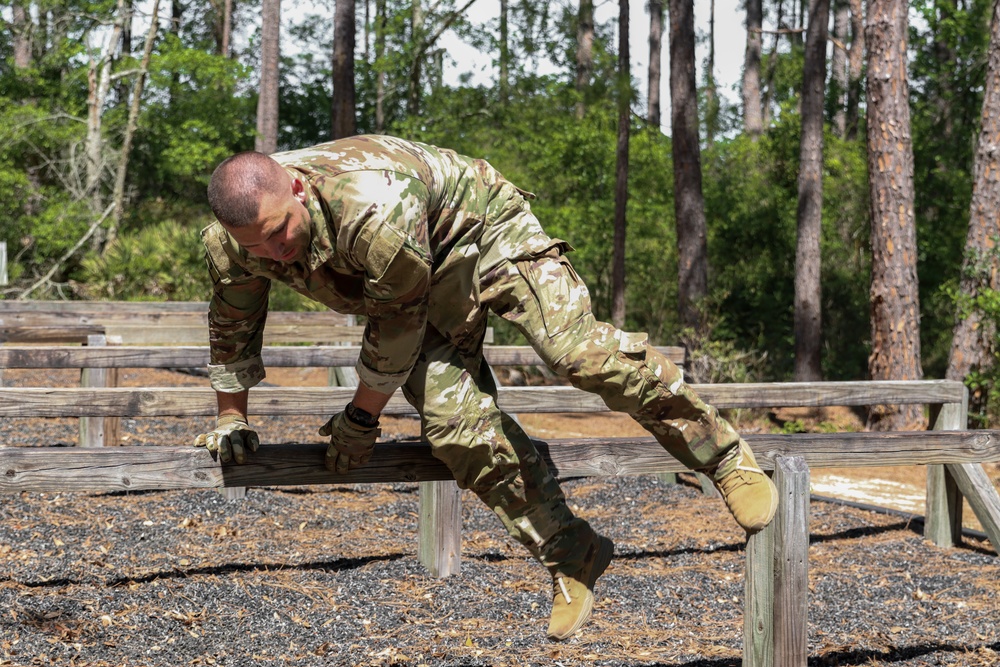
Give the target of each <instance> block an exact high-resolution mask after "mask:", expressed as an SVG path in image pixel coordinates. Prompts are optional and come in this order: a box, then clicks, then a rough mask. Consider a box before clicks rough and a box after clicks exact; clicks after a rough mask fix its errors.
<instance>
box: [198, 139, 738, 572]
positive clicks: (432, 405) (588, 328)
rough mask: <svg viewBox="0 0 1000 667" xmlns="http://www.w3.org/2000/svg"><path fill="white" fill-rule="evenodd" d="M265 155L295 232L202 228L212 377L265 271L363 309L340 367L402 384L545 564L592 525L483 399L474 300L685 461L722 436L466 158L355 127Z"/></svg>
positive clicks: (245, 384)
mask: <svg viewBox="0 0 1000 667" xmlns="http://www.w3.org/2000/svg"><path fill="white" fill-rule="evenodd" d="M272 157H274V158H275V159H276V160H277V161H278V162H279V163H281V164H282V165H283V166H284V167H285V168H286V169H287V170H288V171H289V173H290V174H291V175H292V176H293V177H295V178H299V179H300V180H302V181H303V183H304V184H306V185H307V192H308V198H307V200H306V202H305V206H306V208H307V210H308V211H309V213H310V214H311V218H312V220H311V226H312V239H311V242H310V248H309V252H308V254H307V256H306V257H305V258H303V259H301V260H299V261H296V262H294V263H279V262H276V261H273V260H270V259H267V258H260V257H254V256H252V255H249V254H248V253H247V252H246V250H244V249H242V248H240V247H239V246H238V245H237V244H236V242H235V241H234V240H233V239H232V238H231V237H230V236H229V234H228V233H227V232H226V231H225V229H224V228H223V227H222V226H221V225H220V224H219V223H218V222H216V223H214V224H212V225H210V226H209V227H207V228H206V229H205V230H204V232H203V239H204V242H205V245H206V248H207V251H208V264H209V272H210V274H211V277H212V280H213V283H214V291H213V296H212V300H211V306H210V313H209V327H210V340H211V348H212V363H211V365H210V367H209V369H210V373H211V377H212V385H213V387H215V388H216V389H217V390H219V391H223V392H238V391H242V390H244V389H249V388H250V387H252V386H254V385H255V384H257V383H258V382H260V381H261V380H262V379H263V377H264V368H263V365H262V364H261V361H260V348H261V342H262V334H263V328H264V321H265V318H266V315H267V295H268V289H269V286H270V281H271V280H280V281H282V282H284V283H287V284H288V285H290V286H291V287H292V288H293V289H295V290H296V291H298V292H300V293H302V294H304V295H306V296H308V297H311V298H313V299H315V300H316V301H319V302H321V303H323V304H325V305H327V306H329V307H330V308H332V309H334V310H337V311H340V312H344V313H355V314H363V315H366V316H367V324H366V328H365V333H364V338H363V342H362V349H361V354H360V358H359V360H358V365H357V370H358V375H359V378H360V381H361V382H362V383H364V384H365V385H366V386H368V387H370V388H372V389H375V390H377V391H380V392H382V393H391V392H392V391H394V390H395V389H397V388H400V387H401V388H402V390H403V392H404V395H405V396H406V398H407V400H409V401H410V403H411V404H413V405H414V406H415V407H416V408H417V410H418V411H419V413H420V415H421V420H422V421H421V429H422V433H423V436H424V438H425V439H426V440H427V441H428V442H429V443H430V444H431V447H432V448H433V452H434V455H435V456H436V457H437V458H439V459H441V460H442V461H443V462H445V463H446V464H447V465H448V466H449V468H450V469H451V470H452V472H453V473H454V475H455V479H456V480H457V481H458V483H459V485H460V486H462V487H463V488H469V489H472V490H473V491H474V492H475V493H476V494H477V495H478V496H479V497H480V498H481V499H482V500H483V501H484V502H485V503H486V504H487V505H489V506H490V507H491V508H492V509H493V510H494V511H495V512H496V513H497V515H498V516H499V517H500V519H501V520H502V522H503V523H504V526H505V527H506V528H507V530H508V532H509V533H510V534H511V535H512V536H513V537H515V538H516V539H517V540H518V541H520V542H521V543H522V544H524V545H525V546H527V547H528V548H529V550H530V551H531V552H532V553H533V554H534V555H535V556H536V558H538V559H539V560H540V561H541V562H542V563H543V564H544V565H546V566H547V567H548V568H549V569H550V570H551V571H552V572H554V573H555V572H557V571H561V572H566V573H572V572H573V571H575V570H576V569H578V568H579V567H580V563H581V560H582V559H583V556H584V554H583V553H582V552H583V550H584V549H586V547H587V545H588V544H589V541H590V540H589V539H584V538H585V537H589V536H590V535H591V529H590V527H589V526H588V525H587V523H586V522H585V521H583V520H582V519H579V518H576V517H574V516H573V514H572V513H571V512H570V510H569V508H568V507H567V506H566V502H565V498H564V496H563V494H562V491H561V490H560V488H559V485H558V483H557V482H556V480H555V479H554V478H553V476H552V475H551V473H550V471H549V470H548V467H547V466H546V464H545V462H544V461H543V460H542V459H541V458H540V457H539V455H538V453H537V451H536V450H535V447H534V446H533V445H532V443H531V441H530V439H529V438H528V436H527V435H526V434H525V433H524V432H523V431H522V430H521V428H520V427H519V426H518V425H517V424H516V423H515V421H514V420H513V419H511V418H510V417H509V416H508V415H506V414H504V413H503V412H502V411H500V410H499V409H498V408H497V405H496V398H497V389H496V385H495V383H494V380H493V377H492V373H491V371H490V369H489V367H488V366H487V364H486V362H485V360H484V359H483V354H482V346H483V338H484V335H485V331H486V321H487V318H486V315H487V310H492V311H494V312H496V313H497V314H499V315H500V316H502V317H504V318H505V319H507V320H509V321H510V322H512V323H513V324H514V325H516V326H517V327H518V328H519V329H520V330H521V331H522V332H524V334H525V335H526V337H527V339H528V341H529V342H530V343H531V344H532V345H533V346H534V348H535V349H536V350H537V352H538V353H539V354H540V355H541V357H542V359H543V360H544V361H545V363H546V364H547V365H548V366H549V367H550V368H552V369H553V370H554V371H555V372H557V373H558V374H560V375H562V376H564V377H566V378H568V379H569V380H570V381H571V382H572V384H574V385H575V386H577V387H580V388H582V389H585V390H587V391H592V392H596V393H598V394H599V395H600V396H601V397H602V398H603V399H604V401H605V402H606V403H607V404H608V406H609V407H610V408H611V409H613V410H619V411H623V412H626V413H628V414H630V415H632V416H633V417H634V418H635V419H637V420H638V421H639V422H640V423H641V424H642V425H643V426H644V427H646V428H647V429H648V430H649V431H650V432H652V433H653V435H654V436H655V437H656V438H657V440H658V441H659V442H660V443H661V444H662V445H663V446H664V447H665V448H666V449H667V450H668V451H669V452H670V453H671V454H673V455H674V456H675V457H677V458H678V459H679V460H680V461H681V462H683V463H684V464H686V465H687V466H689V467H691V468H693V469H706V468H709V467H711V466H713V465H715V464H717V463H718V462H719V461H720V460H721V459H722V458H723V456H724V455H725V454H726V453H728V452H729V451H730V450H731V449H732V447H733V446H734V445H735V444H736V443H737V442H738V440H739V437H738V436H737V434H736V433H735V432H734V431H733V429H732V428H731V427H730V426H729V424H728V423H727V422H725V421H724V420H722V419H721V418H719V416H718V414H717V412H716V411H715V409H714V408H712V407H710V406H708V405H706V404H705V403H703V402H702V401H701V400H700V399H699V398H698V397H697V396H696V395H695V394H694V393H693V392H691V390H690V389H689V388H688V387H687V385H685V384H684V383H683V381H682V377H681V373H680V371H679V370H678V368H677V367H676V366H675V365H674V364H672V363H671V362H670V361H669V360H667V359H666V358H665V357H663V356H662V355H660V354H659V353H657V352H656V351H655V350H654V349H652V348H650V347H649V346H648V345H647V342H646V336H645V334H630V333H625V332H622V331H619V330H617V329H615V328H614V327H612V326H610V325H608V324H605V323H602V322H598V321H597V320H596V319H595V318H594V316H593V314H592V313H591V308H590V297H589V294H588V292H587V289H586V287H585V286H584V284H583V283H582V282H581V281H580V279H579V277H578V276H577V274H576V272H575V271H574V270H573V268H572V266H571V265H570V263H569V261H568V260H567V259H566V258H565V256H564V255H563V253H564V252H565V251H566V250H568V249H569V246H568V244H567V243H566V242H564V241H561V240H559V239H554V238H550V237H549V236H548V235H546V234H545V232H544V231H542V228H541V226H540V225H539V224H538V221H537V219H536V218H535V217H534V215H532V213H531V209H530V206H529V204H528V202H527V198H528V197H530V195H529V194H528V193H525V192H523V191H521V190H518V189H517V188H515V187H514V186H513V185H511V184H510V183H509V182H507V181H506V180H504V179H503V177H502V176H501V175H500V174H499V173H498V172H497V171H496V170H495V169H493V167H491V166H490V165H489V164H488V163H486V162H485V161H483V160H474V159H470V158H466V157H463V156H460V155H458V154H456V153H454V152H453V151H449V150H444V149H439V148H436V147H433V146H429V145H425V144H419V143H413V142H407V141H403V140H400V139H394V138H390V137H376V136H362V137H353V138H350V139H344V140H340V141H336V142H332V143H329V144H324V145H320V146H315V147H313V148H309V149H304V150H300V151H293V152H288V153H281V154H276V155H274V156H272Z"/></svg>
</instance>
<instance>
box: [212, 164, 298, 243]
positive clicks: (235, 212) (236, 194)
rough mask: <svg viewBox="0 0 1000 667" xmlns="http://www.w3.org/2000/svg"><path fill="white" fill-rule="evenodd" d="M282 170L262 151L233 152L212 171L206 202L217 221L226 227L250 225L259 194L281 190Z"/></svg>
mask: <svg viewBox="0 0 1000 667" xmlns="http://www.w3.org/2000/svg"><path fill="white" fill-rule="evenodd" d="M283 173H284V172H283V170H282V168H281V165H279V164H278V163H277V162H275V161H274V160H272V159H271V158H270V157H268V156H267V155H264V154H263V153H258V152H257V151H247V152H245V153H237V154H236V155H233V156H231V157H228V158H226V159H225V160H223V161H222V162H221V163H219V166H218V167H216V168H215V171H214V172H212V178H211V180H210V181H209V182H208V204H209V206H211V207H212V212H213V213H215V217H216V218H218V220H219V222H221V223H222V224H224V225H226V226H228V227H243V226H246V225H252V224H254V223H255V222H257V217H258V216H259V214H260V200H261V198H262V197H263V196H264V195H265V194H267V193H272V194H280V193H281V190H282V188H283V186H284V182H283V180H282V178H281V177H282V174H283Z"/></svg>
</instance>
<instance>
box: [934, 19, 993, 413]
mask: <svg viewBox="0 0 1000 667" xmlns="http://www.w3.org/2000/svg"><path fill="white" fill-rule="evenodd" d="M980 118H981V123H980V127H981V129H980V133H979V141H978V143H977V144H976V154H975V158H974V163H973V177H974V180H973V184H972V203H971V205H970V207H969V232H968V235H967V237H966V240H965V261H964V263H963V266H962V280H961V294H962V297H963V299H964V300H969V301H971V300H973V299H975V298H976V297H977V296H979V295H980V294H981V293H982V292H983V290H986V289H989V290H996V289H997V288H998V284H997V283H998V279H997V272H998V271H1000V262H998V258H997V248H996V240H997V236H998V235H1000V226H998V224H997V211H998V210H1000V170H998V169H997V160H998V159H1000V4H996V3H995V4H994V5H993V18H992V20H991V22H990V45H989V52H988V59H987V64H986V91H985V94H984V97H983V109H982V113H981V116H980ZM995 336H996V326H995V322H993V321H991V320H990V319H984V318H983V317H982V313H981V311H980V310H979V309H977V308H973V309H972V310H971V312H970V313H969V314H968V315H967V316H965V317H962V313H959V316H958V319H957V321H956V323H955V328H954V337H953V338H952V342H951V353H950V354H949V356H948V370H947V373H946V377H947V378H948V379H949V380H964V379H965V378H966V376H967V375H969V373H970V372H972V371H979V370H983V369H988V368H990V367H992V366H993V353H994V351H995V350H996V342H995V340H996V338H995ZM986 398H987V397H986V396H984V395H983V394H982V392H981V391H973V394H972V396H971V401H970V402H971V404H972V405H971V408H972V411H973V412H978V411H980V410H981V409H982V408H983V407H985V405H984V404H985V401H986Z"/></svg>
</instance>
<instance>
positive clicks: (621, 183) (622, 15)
mask: <svg viewBox="0 0 1000 667" xmlns="http://www.w3.org/2000/svg"><path fill="white" fill-rule="evenodd" d="M628 2H629V0H618V148H617V151H616V155H615V158H616V161H617V168H616V170H615V172H616V173H615V175H616V179H615V238H614V256H613V259H612V262H611V323H612V324H614V325H615V326H616V327H618V328H619V329H622V328H624V327H625V223H626V211H627V208H628V139H629V129H630V127H631V115H630V113H629V112H630V102H631V97H632V83H631V76H630V71H631V70H630V66H631V64H630V54H629V44H628V27H629V6H628Z"/></svg>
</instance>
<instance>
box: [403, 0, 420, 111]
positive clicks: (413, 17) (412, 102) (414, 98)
mask: <svg viewBox="0 0 1000 667" xmlns="http://www.w3.org/2000/svg"><path fill="white" fill-rule="evenodd" d="M411 1H412V5H411V7H410V36H411V41H412V42H413V61H412V62H411V63H410V82H409V92H408V93H407V96H406V112H407V113H408V114H409V115H410V116H413V117H416V116H419V115H420V97H421V95H420V92H421V91H420V81H421V79H422V77H423V67H422V62H423V51H424V49H423V39H424V12H423V7H422V6H421V5H420V0H411Z"/></svg>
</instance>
